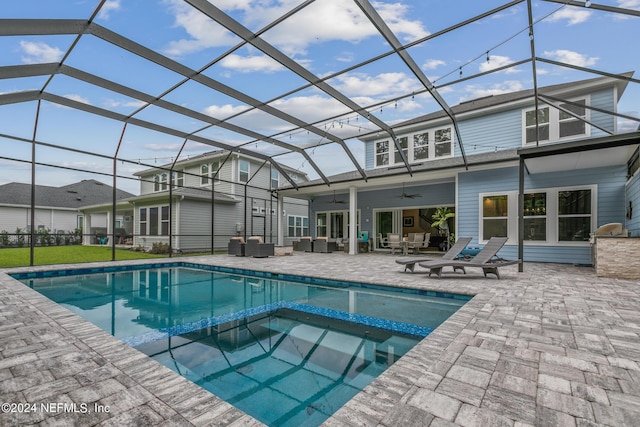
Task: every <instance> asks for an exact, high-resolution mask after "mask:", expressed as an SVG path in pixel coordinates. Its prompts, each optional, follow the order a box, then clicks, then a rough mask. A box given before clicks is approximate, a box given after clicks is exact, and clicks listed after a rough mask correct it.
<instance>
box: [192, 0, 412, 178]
mask: <svg viewBox="0 0 640 427" xmlns="http://www.w3.org/2000/svg"><path fill="white" fill-rule="evenodd" d="M185 2H186V3H189V4H190V5H191V6H193V7H194V8H195V9H197V10H199V11H200V12H202V13H204V14H205V15H207V16H208V17H209V18H211V19H213V20H214V21H215V22H217V23H218V24H220V25H222V26H223V27H224V28H226V29H227V30H229V31H231V32H232V33H233V34H235V35H237V36H238V37H240V38H241V39H242V40H244V41H246V42H248V43H249V44H251V45H252V46H254V47H255V48H257V49H258V50H260V51H261V52H263V53H264V54H266V55H267V56H269V57H271V58H272V59H274V60H275V61H277V62H278V63H280V64H281V65H283V66H284V67H286V68H287V69H289V70H290V71H292V72H294V73H295V74H297V75H298V76H300V77H302V78H303V79H305V80H307V81H308V82H309V83H311V84H313V85H314V86H316V87H317V88H318V89H320V90H322V91H323V92H325V93H326V94H327V95H329V96H331V97H332V98H334V99H336V100H337V101H339V102H340V103H342V104H343V105H345V106H347V107H348V108H350V109H351V110H352V111H353V112H355V113H357V114H359V115H360V116H362V117H365V118H367V120H369V121H371V122H372V123H374V124H375V125H377V126H378V127H379V128H381V129H383V130H385V131H387V132H388V133H389V135H391V137H392V138H394V140H395V139H396V137H395V134H394V133H393V130H392V129H391V128H390V127H389V126H387V125H386V124H385V123H384V122H382V121H381V120H379V119H378V118H376V117H375V116H373V115H372V114H370V113H369V112H367V111H366V110H364V108H362V107H361V106H359V105H358V104H356V103H355V102H353V101H352V100H351V99H349V98H347V97H346V96H344V95H343V94H341V93H340V92H338V91H337V90H336V89H334V88H333V87H331V86H330V85H328V84H327V83H326V82H324V81H323V80H322V79H320V78H318V77H317V76H315V75H314V74H313V73H311V72H310V71H308V70H307V69H306V68H304V67H302V66H301V65H300V64H298V63H297V62H295V61H294V60H292V59H291V58H289V57H288V56H286V55H285V54H284V53H282V52H281V51H279V50H278V49H276V48H275V47H273V46H272V45H270V44H269V43H267V42H266V41H264V40H263V39H261V38H259V37H256V35H255V34H254V33H252V32H251V31H250V30H249V29H247V28H246V27H244V26H243V25H242V24H240V23H239V22H238V21H236V20H234V19H233V18H231V17H230V16H229V15H227V14H226V13H224V12H223V11H222V10H220V9H218V8H217V7H216V6H214V5H212V4H211V3H209V2H207V1H204V0H185ZM334 142H337V143H338V144H340V145H341V146H342V148H343V149H344V150H345V152H346V153H347V156H349V159H350V160H351V162H352V163H353V165H354V166H355V167H356V169H357V170H358V172H359V173H360V175H361V176H362V177H363V178H364V179H366V178H367V174H366V173H365V171H364V170H363V169H362V167H361V166H360V164H359V163H358V161H357V160H356V158H355V157H354V156H353V153H352V152H351V150H350V149H349V147H347V145H346V144H345V142H344V141H342V140H339V141H334ZM405 163H406V166H407V168H408V170H409V171H410V170H411V169H410V167H409V164H408V162H406V159H405Z"/></svg>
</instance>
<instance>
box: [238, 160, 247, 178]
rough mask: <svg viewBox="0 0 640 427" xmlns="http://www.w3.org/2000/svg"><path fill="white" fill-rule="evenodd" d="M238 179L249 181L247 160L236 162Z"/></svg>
mask: <svg viewBox="0 0 640 427" xmlns="http://www.w3.org/2000/svg"><path fill="white" fill-rule="evenodd" d="M238 181H239V182H249V161H248V160H240V161H239V162H238Z"/></svg>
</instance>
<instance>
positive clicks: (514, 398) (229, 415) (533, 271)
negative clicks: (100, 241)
mask: <svg viewBox="0 0 640 427" xmlns="http://www.w3.org/2000/svg"><path fill="white" fill-rule="evenodd" d="M194 259H195V260H197V261H196V262H197V263H202V262H206V263H209V264H218V265H220V264H222V265H225V266H230V267H238V268H251V269H254V270H264V271H283V272H294V273H296V274H297V273H299V272H301V271H302V272H304V273H305V274H309V275H311V276H314V277H326V278H328V279H342V278H345V277H348V278H354V279H357V280H358V281H361V282H367V283H372V284H380V285H383V286H397V287H403V288H405V287H406V288H415V287H417V288H421V289H431V290H435V291H447V292H455V293H465V294H468V295H472V294H475V297H474V298H473V299H472V300H471V301H469V302H467V303H466V304H465V305H464V306H463V307H462V308H461V309H460V310H458V311H457V312H456V313H454V314H453V315H452V316H451V317H450V318H449V319H447V320H446V321H445V322H444V323H443V324H442V325H440V326H439V327H438V328H436V330H435V331H434V332H433V333H432V334H431V335H429V336H428V337H427V338H425V339H423V340H422V341H420V342H419V343H418V345H417V346H416V347H414V348H413V349H412V350H410V351H409V352H408V353H407V354H406V355H405V356H403V357H402V358H401V359H399V360H398V361H397V362H396V363H395V364H394V365H393V366H391V367H390V368H389V369H387V370H386V371H385V372H384V373H383V374H382V375H381V376H380V377H378V378H377V379H376V380H374V381H373V382H372V383H371V384H369V385H368V386H367V387H366V388H365V389H364V390H363V391H362V392H360V393H359V394H357V395H356V396H355V397H354V398H352V399H351V400H350V401H349V402H347V403H346V404H345V405H344V406H343V407H342V408H341V409H340V410H338V411H337V412H336V413H335V414H334V415H333V416H332V417H331V418H329V419H328V420H327V421H326V422H325V423H324V425H326V426H342V427H344V426H363V425H367V426H369V425H370V426H377V425H380V426H392V425H420V426H423V425H433V426H435V425H438V426H440V425H453V424H455V425H497V426H503V425H504V426H512V427H513V426H522V427H524V426H527V425H576V424H577V425H631V424H633V420H637V419H638V418H639V417H640V404H638V402H640V315H638V313H640V287H639V286H638V282H637V281H630V280H622V279H610V278H601V277H597V276H596V275H595V273H594V271H593V269H592V268H589V267H584V266H578V265H576V266H572V265H566V264H565V265H563V264H538V263H526V264H525V265H524V272H522V273H518V272H517V267H514V266H511V267H505V268H504V269H503V272H502V273H503V274H502V280H496V279H495V278H491V279H485V278H483V277H482V273H480V274H478V273H477V272H473V273H469V274H467V275H465V276H462V275H461V274H452V273H447V274H445V275H443V278H441V279H427V278H426V275H424V274H420V273H415V274H411V273H404V272H401V271H400V270H398V268H397V265H395V263H394V257H393V256H389V255H382V254H360V255H357V256H349V255H345V254H306V253H304V254H297V253H296V254H295V255H294V256H293V257H276V258H266V259H244V258H240V257H227V256H224V255H223V256H220V255H218V256H212V257H199V258H194ZM127 263H138V264H147V263H148V262H145V261H144V260H142V261H137V262H136V261H122V262H119V263H118V264H127ZM100 264H101V265H102V264H104V263H100ZM106 264H107V265H109V264H111V263H106ZM81 266H82V267H85V266H87V265H81ZM51 268H52V266H45V267H37V268H35V269H51ZM32 269H33V268H32ZM8 270H9V269H5V270H0V292H2V293H1V294H2V295H4V297H3V298H2V299H0V309H2V310H0V320H1V321H2V322H0V355H2V357H4V359H2V358H0V386H4V387H5V388H6V387H7V384H8V385H9V386H10V387H11V390H9V391H8V392H6V391H5V389H3V393H4V394H3V396H2V397H3V398H5V399H4V400H5V401H15V402H17V401H25V399H28V398H29V397H30V396H33V395H34V393H36V392H40V393H42V392H43V391H44V392H46V396H49V397H47V399H49V401H51V399H54V398H56V399H66V401H69V399H70V398H71V399H76V401H82V400H78V399H92V400H91V401H94V400H95V401H98V402H102V403H105V402H110V403H111V404H112V405H113V407H114V412H117V413H112V414H107V415H105V414H97V415H96V418H95V420H92V423H93V424H99V423H100V424H101V425H114V426H115V425H120V424H122V422H123V421H126V422H129V423H131V424H136V423H138V424H139V423H140V422H146V423H147V424H148V423H149V422H150V420H152V421H154V422H153V424H158V425H197V426H199V425H234V426H235V425H261V424H260V423H259V422H258V421H256V420H254V419H252V418H251V417H249V416H247V415H246V414H243V413H241V412H239V411H237V410H235V408H233V407H230V406H228V405H225V404H224V403H223V402H222V401H220V400H219V399H217V398H216V397H215V396H213V395H212V394H210V393H209V392H206V391H204V390H202V389H200V388H199V387H197V386H194V385H193V384H191V383H188V382H185V381H186V380H184V381H183V380H181V378H180V377H178V376H177V374H175V373H173V372H171V371H168V372H166V371H165V370H163V369H162V367H161V366H159V365H157V364H155V362H153V361H150V360H147V361H145V360H141V359H143V358H146V356H143V355H142V353H139V352H137V350H134V349H132V348H129V347H127V346H126V345H124V344H123V343H121V342H120V341H118V340H117V339H115V338H113V337H112V336H111V335H109V334H107V333H106V332H103V331H101V330H99V329H98V328H97V327H94V326H93V325H91V324H88V322H85V321H84V320H82V319H81V318H79V317H77V316H75V315H73V314H70V312H68V311H67V310H66V309H62V308H60V307H59V306H57V305H56V304H55V303H53V302H50V301H49V300H47V299H46V298H45V297H43V296H41V295H39V294H37V293H36V292H35V291H32V290H31V289H29V288H28V287H26V286H23V285H22V284H20V287H19V288H20V289H18V288H17V287H16V286H15V284H16V283H18V282H16V281H14V279H12V278H10V277H9V276H7V275H6V274H4V273H5V272H6V271H8ZM10 270H11V271H18V270H19V269H10ZM26 270H29V268H25V271H26ZM362 278H365V279H367V280H361V279H362ZM48 301H49V302H48ZM34 323H38V324H39V325H40V326H39V325H34ZM52 335H54V336H57V339H61V340H62V341H63V344H65V345H67V346H68V347H70V348H59V347H60V346H59V345H58V346H56V345H54V344H53V343H54V341H53V340H52V339H51V336H52ZM13 338H15V339H13ZM7 343H9V344H10V345H11V346H15V348H9V347H7V346H8V345H9V344H7ZM16 343H17V344H16ZM68 353H71V356H73V358H77V359H82V358H81V357H80V355H78V353H82V354H81V356H84V357H85V359H86V360H85V359H82V360H79V361H77V360H75V359H74V360H73V362H72V363H71V362H70V361H69V360H68V358H67V356H68ZM85 353H86V354H85ZM87 360H88V361H89V362H91V363H88V362H87ZM150 362H153V363H152V364H149V363H150ZM78 364H80V365H82V364H84V365H87V366H89V367H91V368H92V369H91V370H90V371H88V372H86V373H85V372H78V371H76V370H74V369H75V367H76V365H78ZM49 365H50V366H53V367H54V368H55V369H63V370H64V371H67V373H66V374H64V373H60V374H59V378H54V377H52V376H51V375H50V374H47V375H45V374H42V373H41V372H40V371H42V370H43V369H45V368H47V366H49ZM34 366H35V367H38V368H40V371H39V372H35V373H34V372H32V371H33V367H34ZM85 371H86V369H85ZM50 372H57V371H56V370H54V369H51V370H49V371H46V370H45V373H50ZM7 375H8V376H9V378H8V379H7ZM146 375H152V378H150V379H146V378H144V377H145V376H146ZM11 376H13V378H12V377H11ZM18 379H20V380H21V381H22V382H18ZM24 381H28V384H27V385H21V384H23V382H24ZM69 382H74V383H73V386H72V385H69ZM114 382H116V383H119V384H120V386H119V387H120V388H121V390H119V391H118V392H114V384H113V383H114ZM142 383H144V386H142V385H141V384H142ZM192 386H193V387H192ZM78 387H79V390H76V388H78ZM194 387H195V388H194ZM203 393H204V394H203ZM121 395H123V396H124V397H122V396H121ZM140 396H143V397H140ZM3 417H4V418H3ZM74 417H75V418H74ZM78 417H79V415H77V414H48V415H38V416H34V415H31V418H29V417H28V416H25V418H23V420H27V421H28V420H32V421H36V422H38V421H42V425H55V424H61V423H62V420H66V419H67V418H68V419H70V420H72V421H73V420H77V419H78ZM154 417H155V418H154ZM3 420H14V418H11V416H9V417H8V416H7V415H6V414H4V415H3V414H0V424H3V423H4V421H3ZM7 424H10V423H7Z"/></svg>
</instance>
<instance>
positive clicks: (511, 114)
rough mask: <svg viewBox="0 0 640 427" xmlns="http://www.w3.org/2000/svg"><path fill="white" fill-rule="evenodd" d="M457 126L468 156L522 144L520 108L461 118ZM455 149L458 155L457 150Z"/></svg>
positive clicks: (518, 146)
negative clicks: (465, 118) (466, 118)
mask: <svg viewBox="0 0 640 427" xmlns="http://www.w3.org/2000/svg"><path fill="white" fill-rule="evenodd" d="M459 127H460V136H461V137H462V142H463V144H464V150H465V154H466V155H468V156H471V155H474V154H481V153H490V152H494V151H496V150H498V151H500V150H507V149H510V148H520V147H521V146H522V111H521V109H517V110H511V111H503V112H500V113H494V114H490V115H487V116H482V117H475V118H472V119H468V120H462V121H460V123H459ZM456 147H457V146H456ZM456 151H457V152H456V153H455V155H456V156H459V155H460V153H459V150H456Z"/></svg>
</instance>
